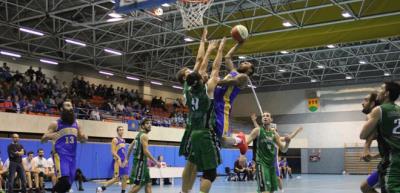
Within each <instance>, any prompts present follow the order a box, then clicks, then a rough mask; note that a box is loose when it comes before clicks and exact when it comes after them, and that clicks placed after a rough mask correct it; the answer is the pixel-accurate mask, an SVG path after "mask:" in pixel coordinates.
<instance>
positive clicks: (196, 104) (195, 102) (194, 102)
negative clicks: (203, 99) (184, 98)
mask: <svg viewBox="0 0 400 193" xmlns="http://www.w3.org/2000/svg"><path fill="white" fill-rule="evenodd" d="M197 109H199V98H193V99H192V110H193V111H196V110H197Z"/></svg>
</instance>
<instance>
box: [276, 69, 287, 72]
mask: <svg viewBox="0 0 400 193" xmlns="http://www.w3.org/2000/svg"><path fill="white" fill-rule="evenodd" d="M278 71H279V72H286V69H283V68H282V69H279V70H278Z"/></svg>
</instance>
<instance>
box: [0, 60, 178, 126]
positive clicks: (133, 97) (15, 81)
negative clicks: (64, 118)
mask: <svg viewBox="0 0 400 193" xmlns="http://www.w3.org/2000/svg"><path fill="white" fill-rule="evenodd" d="M94 98H98V99H100V100H97V102H99V103H96V104H95V103H93V102H92V101H93V99H94ZM65 99H71V100H72V102H73V104H74V105H75V107H76V108H75V109H76V114H77V118H78V119H90V120H98V121H100V120H103V119H104V118H115V119H120V118H121V117H132V118H134V119H141V118H142V117H143V116H152V117H153V119H154V124H155V125H157V126H171V125H173V126H175V125H176V126H183V123H184V118H185V115H184V113H182V112H181V111H177V109H178V108H181V107H183V104H182V100H181V99H176V100H175V101H174V102H173V105H172V106H173V108H172V109H169V108H167V105H166V102H165V100H163V99H162V97H159V98H157V97H154V98H153V100H152V101H151V103H150V106H149V105H146V104H145V102H144V101H143V96H142V95H141V94H140V93H139V91H138V90H133V89H130V90H128V89H127V88H122V87H116V88H114V86H113V85H112V84H111V85H109V86H107V85H105V84H99V85H95V84H93V83H92V84H91V83H90V82H89V81H87V80H85V78H84V77H83V76H82V77H78V76H75V77H74V78H73V79H72V81H71V82H70V83H67V82H65V81H63V82H61V81H60V80H59V79H58V78H57V77H56V76H53V77H51V78H50V77H46V75H45V74H44V73H43V72H42V69H41V68H40V67H39V68H38V69H37V70H35V69H33V67H32V66H31V67H30V68H29V69H28V70H26V72H24V73H21V72H19V71H15V72H11V70H10V67H9V66H7V63H3V66H2V67H0V103H1V104H0V105H1V106H0V108H1V109H3V110H5V111H7V112H15V113H44V114H47V113H49V114H55V113H57V109H58V108H57V107H59V106H60V105H61V104H62V102H63V101H64V100H65ZM153 109H161V110H162V111H164V114H165V116H159V115H157V116H154V113H153V112H152V110H153Z"/></svg>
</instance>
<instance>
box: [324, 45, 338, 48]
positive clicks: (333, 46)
mask: <svg viewBox="0 0 400 193" xmlns="http://www.w3.org/2000/svg"><path fill="white" fill-rule="evenodd" d="M326 47H328V48H336V46H335V45H333V44H329V45H327V46H326Z"/></svg>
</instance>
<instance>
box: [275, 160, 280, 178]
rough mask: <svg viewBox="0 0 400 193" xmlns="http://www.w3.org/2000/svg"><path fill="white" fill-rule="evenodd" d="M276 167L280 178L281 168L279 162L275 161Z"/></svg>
mask: <svg viewBox="0 0 400 193" xmlns="http://www.w3.org/2000/svg"><path fill="white" fill-rule="evenodd" d="M275 168H276V176H278V178H279V177H280V176H281V168H280V167H279V165H278V162H275Z"/></svg>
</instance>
